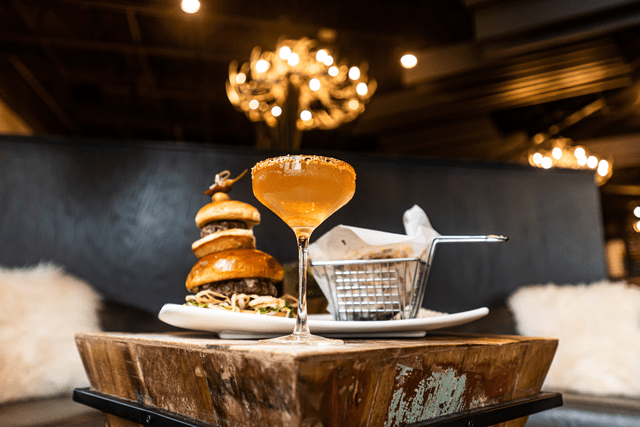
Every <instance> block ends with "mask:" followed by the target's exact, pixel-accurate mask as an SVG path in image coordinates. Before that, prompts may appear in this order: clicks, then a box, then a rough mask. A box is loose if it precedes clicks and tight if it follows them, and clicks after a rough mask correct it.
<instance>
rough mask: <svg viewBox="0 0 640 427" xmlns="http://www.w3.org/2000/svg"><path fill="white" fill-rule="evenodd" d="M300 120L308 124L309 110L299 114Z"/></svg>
mask: <svg viewBox="0 0 640 427" xmlns="http://www.w3.org/2000/svg"><path fill="white" fill-rule="evenodd" d="M300 118H301V119H302V120H304V121H305V122H308V121H309V120H311V118H312V115H311V111H309V110H304V111H302V112H301V113H300Z"/></svg>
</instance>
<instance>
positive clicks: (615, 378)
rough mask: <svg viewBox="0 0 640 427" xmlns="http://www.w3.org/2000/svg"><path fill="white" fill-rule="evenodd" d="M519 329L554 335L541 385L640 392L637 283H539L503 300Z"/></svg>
mask: <svg viewBox="0 0 640 427" xmlns="http://www.w3.org/2000/svg"><path fill="white" fill-rule="evenodd" d="M508 305H509V308H510V309H511V312H512V313H513V315H514V318H515V321H516V326H517V330H518V333H520V334H521V335H526V336H539V337H550V338H558V339H559V344H558V350H557V352H556V355H555V357H554V360H553V363H552V364H551V368H550V370H549V374H548V375H547V378H546V380H545V385H544V386H545V388H546V389H556V390H567V391H574V392H578V393H588V394H596V395H620V396H628V397H640V288H639V287H636V286H633V285H628V284H626V283H624V282H616V283H613V282H607V281H604V282H598V283H593V284H590V285H563V286H557V285H554V284H548V285H538V286H531V287H525V288H521V289H520V290H518V291H516V292H515V293H514V294H513V295H512V296H511V297H510V298H509V300H508Z"/></svg>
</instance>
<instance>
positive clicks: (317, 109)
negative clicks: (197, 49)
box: [226, 38, 377, 139]
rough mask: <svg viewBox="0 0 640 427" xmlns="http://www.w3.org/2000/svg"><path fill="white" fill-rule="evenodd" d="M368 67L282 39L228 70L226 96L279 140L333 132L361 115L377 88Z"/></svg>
mask: <svg viewBox="0 0 640 427" xmlns="http://www.w3.org/2000/svg"><path fill="white" fill-rule="evenodd" d="M367 68H368V67H367V65H366V63H365V64H362V65H361V66H360V67H357V66H352V67H349V66H348V65H347V64H346V63H344V62H341V63H338V61H337V60H336V59H335V58H334V57H333V55H332V54H331V52H330V51H329V50H328V49H325V48H320V47H319V46H318V43H317V42H316V41H315V40H310V39H308V38H303V39H300V40H282V39H281V40H280V41H279V42H278V44H277V46H276V49H275V51H274V52H269V51H261V49H260V47H255V48H254V49H253V51H252V52H251V57H250V61H249V62H245V63H244V64H242V66H240V67H239V68H238V62H237V61H232V62H231V64H230V65H229V80H227V82H226V89H227V96H228V98H229V101H231V104H233V105H234V107H236V109H237V110H239V111H242V112H244V113H245V114H246V116H247V117H248V118H249V119H250V120H251V121H254V122H259V121H263V122H265V123H266V124H267V126H269V127H270V128H272V129H274V130H277V129H279V130H280V132H279V133H278V137H279V138H281V139H282V138H285V139H286V138H287V137H290V136H291V134H292V133H296V132H299V131H307V130H311V129H334V128H336V127H338V126H340V125H341V124H343V123H346V122H350V121H352V120H354V119H355V118H356V117H358V116H359V115H360V114H361V113H362V112H363V111H364V106H365V104H366V103H367V102H368V101H369V99H370V98H371V96H372V95H373V93H374V92H375V90H376V88H377V84H376V81H375V80H374V79H371V80H369V79H368V77H367Z"/></svg>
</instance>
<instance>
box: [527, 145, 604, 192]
mask: <svg viewBox="0 0 640 427" xmlns="http://www.w3.org/2000/svg"><path fill="white" fill-rule="evenodd" d="M550 142H551V148H549V149H542V148H538V149H534V150H532V151H531V152H530V153H529V164H530V165H532V166H536V167H539V168H543V169H551V168H554V167H556V168H565V169H590V170H593V171H594V172H595V180H596V183H597V184H598V185H602V184H604V183H605V182H607V180H608V179H609V178H611V174H612V173H613V161H612V160H611V159H599V158H598V157H596V156H594V155H592V154H589V153H588V152H587V150H586V149H585V148H584V147H580V146H575V147H574V146H572V145H571V141H570V140H569V139H567V138H557V139H554V140H552V141H550Z"/></svg>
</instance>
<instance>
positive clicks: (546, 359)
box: [76, 332, 557, 427]
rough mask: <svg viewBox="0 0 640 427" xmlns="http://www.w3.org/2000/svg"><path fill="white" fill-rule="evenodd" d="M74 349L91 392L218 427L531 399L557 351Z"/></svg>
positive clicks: (463, 338)
mask: <svg viewBox="0 0 640 427" xmlns="http://www.w3.org/2000/svg"><path fill="white" fill-rule="evenodd" d="M76 342H77V345H78V349H79V351H80V355H81V357H82V360H83V362H84V365H85V368H86V370H87V374H88V377H89V379H90V382H91V386H92V388H93V389H95V390H97V391H100V392H102V393H106V394H110V395H113V396H117V397H121V398H125V399H129V400H131V401H135V402H139V403H142V404H145V405H150V406H152V407H157V408H162V409H165V410H168V411H172V412H176V413H179V414H182V415H185V416H188V417H191V418H194V419H197V420H201V421H206V422H209V423H212V424H214V425H218V426H222V427H228V426H229V427H230V426H381V427H382V426H388V427H394V426H400V425H404V424H409V423H412V422H416V421H421V420H425V419H431V418H435V417H438V416H442V415H447V414H451V413H456V412H459V411H463V410H466V409H472V408H479V407H483V406H486V405H491V404H495V403H502V402H507V401H510V400H512V399H517V398H522V397H528V396H532V395H535V394H537V393H538V392H539V391H540V389H541V386H542V383H543V380H544V377H545V375H546V373H547V371H548V369H549V366H550V364H551V361H552V359H553V355H554V353H555V350H556V347H557V341H556V340H550V339H542V338H522V337H513V336H485V337H483V336H479V335H478V336H473V335H447V336H445V335H442V336H437V335H434V336H429V337H427V338H423V339H412V340H348V341H346V344H345V345H344V346H337V347H325V348H322V347H320V348H317V347H316V348H313V347H311V348H309V347H303V346H293V347H292V346H272V345H266V346H265V345H260V344H257V342H255V341H225V340H219V339H212V338H211V336H210V335H207V334H201V333H195V332H194V333H170V334H145V335H141V334H115V333H99V334H79V335H77V336H76ZM109 423H110V425H111V426H112V427H114V426H124V425H127V423H124V422H123V423H120V421H119V420H118V419H115V418H114V417H111V418H110V419H109ZM525 423H526V418H521V419H518V420H513V421H510V422H507V423H504V426H524V424H525Z"/></svg>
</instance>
